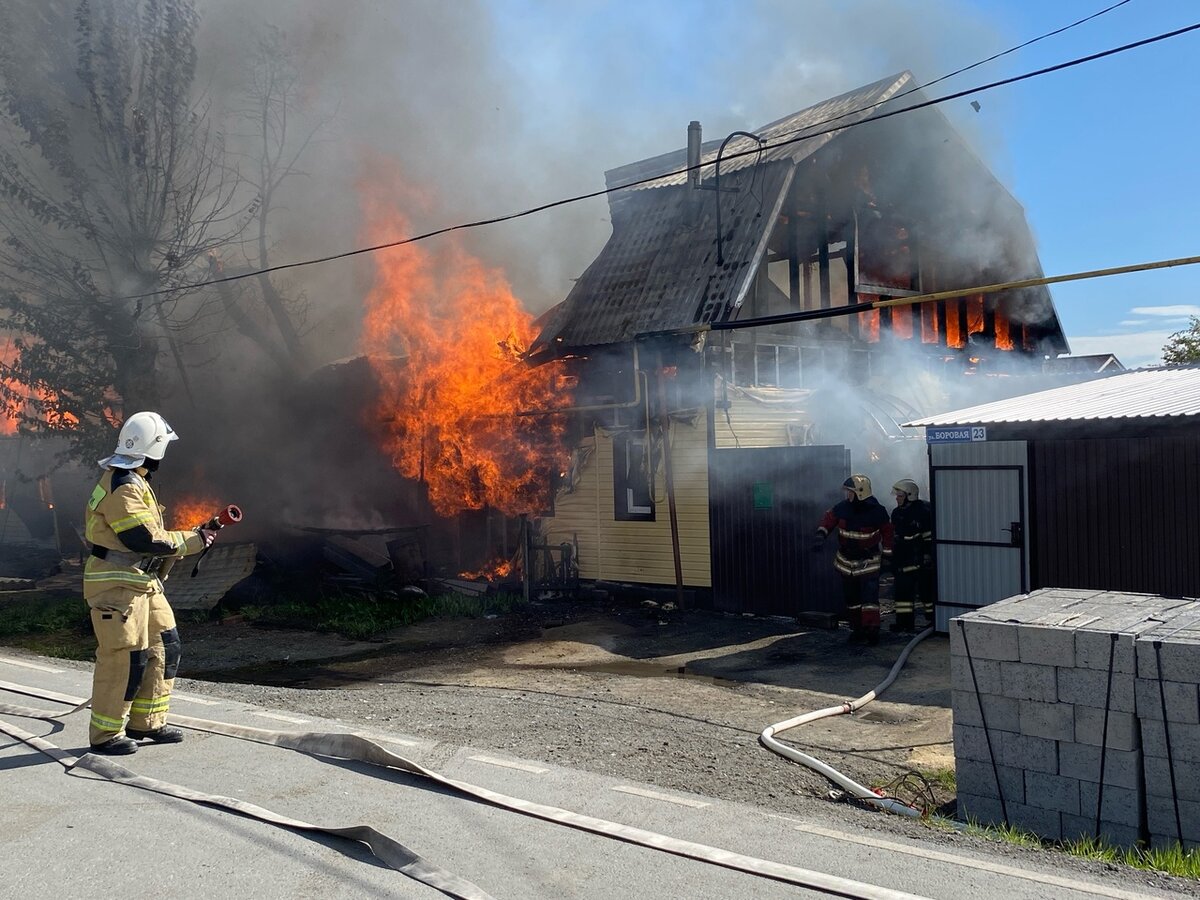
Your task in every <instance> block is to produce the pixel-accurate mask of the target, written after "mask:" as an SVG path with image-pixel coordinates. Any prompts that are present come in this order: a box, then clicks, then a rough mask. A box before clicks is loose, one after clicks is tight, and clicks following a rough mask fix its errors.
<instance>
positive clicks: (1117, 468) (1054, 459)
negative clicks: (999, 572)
mask: <svg viewBox="0 0 1200 900" xmlns="http://www.w3.org/2000/svg"><path fill="white" fill-rule="evenodd" d="M1030 448H1031V453H1030V456H1031V459H1030V464H1031V468H1032V477H1031V481H1032V484H1031V490H1030V494H1031V498H1032V510H1031V513H1032V519H1033V521H1032V523H1031V530H1032V534H1031V544H1032V548H1031V549H1032V554H1033V560H1032V562H1033V584H1032V585H1031V587H1033V588H1039V587H1063V588H1095V589H1097V590H1112V591H1131V592H1139V593H1152V594H1163V595H1166V596H1168V597H1196V596H1200V552H1198V551H1197V547H1200V505H1198V503H1197V498H1200V438H1197V437H1143V438H1137V437H1130V438H1103V439H1101V438H1097V439H1093V440H1046V441H1036V442H1031V443H1030Z"/></svg>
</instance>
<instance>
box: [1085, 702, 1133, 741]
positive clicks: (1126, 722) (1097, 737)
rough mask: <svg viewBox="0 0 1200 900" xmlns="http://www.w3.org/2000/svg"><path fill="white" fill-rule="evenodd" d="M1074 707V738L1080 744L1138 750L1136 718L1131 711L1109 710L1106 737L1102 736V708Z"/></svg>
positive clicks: (1103, 715) (1103, 714)
mask: <svg viewBox="0 0 1200 900" xmlns="http://www.w3.org/2000/svg"><path fill="white" fill-rule="evenodd" d="M1074 709H1075V740H1076V742H1077V743H1080V744H1091V745H1092V746H1094V747H1104V746H1107V747H1111V748H1112V749H1114V750H1138V749H1141V747H1142V744H1141V741H1140V740H1139V738H1138V720H1137V719H1136V718H1134V716H1133V714H1132V713H1127V712H1117V711H1115V710H1109V711H1108V713H1107V716H1108V739H1107V740H1105V736H1104V717H1105V712H1104V710H1102V709H1095V708H1094V707H1091V706H1076V707H1074Z"/></svg>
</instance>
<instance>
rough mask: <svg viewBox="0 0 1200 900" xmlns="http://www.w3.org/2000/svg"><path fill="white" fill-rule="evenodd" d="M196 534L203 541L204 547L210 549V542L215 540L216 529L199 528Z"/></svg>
mask: <svg viewBox="0 0 1200 900" xmlns="http://www.w3.org/2000/svg"><path fill="white" fill-rule="evenodd" d="M198 534H199V535H200V539H201V540H202V541H204V546H205V547H211V546H212V542H213V541H215V540H216V539H217V529H215V528H201V529H200V530H199V531H198Z"/></svg>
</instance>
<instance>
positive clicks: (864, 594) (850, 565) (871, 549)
mask: <svg viewBox="0 0 1200 900" xmlns="http://www.w3.org/2000/svg"><path fill="white" fill-rule="evenodd" d="M842 489H843V492H844V494H845V499H844V500H842V502H841V503H838V504H837V505H836V506H834V507H833V508H832V509H829V510H826V512H825V515H824V516H823V517H822V518H821V524H820V525H819V526H818V527H817V534H816V537H815V538H814V539H813V546H812V549H813V550H814V551H819V550H820V549H821V548H822V547H823V546H824V544H825V539H826V537H828V536H829V532H831V531H833V530H834V529H837V533H838V552H837V556H835V557H834V560H833V566H834V568H835V569H837V572H838V574H839V575H841V576H842V602H843V603H844V605H845V610H846V618H847V620H848V621H849V623H850V641H851V642H852V643H866V644H870V645H874V644H878V643H879V569H880V566H881V564H882V559H883V554H884V553H886V552H890V551H891V549H892V523H891V520H890V519H889V518H888V514H887V510H885V509H884V508H883V507H882V506H881V505H880V504H879V501H878V500H876V499H875V498H874V497H873V496H872V495H871V479H870V478H868V477H867V476H866V475H851V476H850V477H849V478H847V479H846V480H845V481H844V482H842Z"/></svg>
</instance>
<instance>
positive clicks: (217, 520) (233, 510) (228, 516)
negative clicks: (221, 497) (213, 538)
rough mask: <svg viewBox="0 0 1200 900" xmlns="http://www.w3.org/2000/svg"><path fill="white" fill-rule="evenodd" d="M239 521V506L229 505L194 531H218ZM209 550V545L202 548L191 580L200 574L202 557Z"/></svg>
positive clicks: (210, 545)
mask: <svg viewBox="0 0 1200 900" xmlns="http://www.w3.org/2000/svg"><path fill="white" fill-rule="evenodd" d="M240 521H242V509H241V507H240V506H234V505H233V504H232V503H231V504H229V506H227V507H225V508H224V509H223V510H221V511H220V512H219V513H217V514H216V515H215V516H213V517H212V518H211V519H209V520H208V521H207V522H205V523H204V524H203V525H200V526H199V527H197V528H196V530H197V531H200V529H202V528H203V529H207V530H208V531H220V530H221V529H222V528H224V527H225V526H226V525H236V524H237V523H238V522H240ZM211 549H212V544H209V545H208V546H207V547H205V548H204V550H203V551H201V553H200V556H199V557H198V558H197V559H196V565H194V566H192V577H193V578H195V577H196V575H197V574H198V573H199V572H200V563H202V562H204V557H206V556H208V551H209V550H211Z"/></svg>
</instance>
